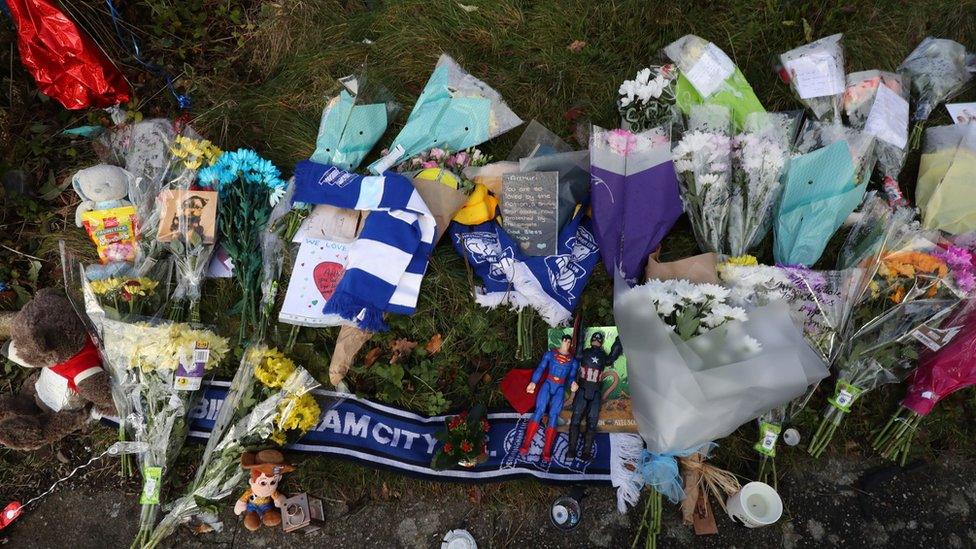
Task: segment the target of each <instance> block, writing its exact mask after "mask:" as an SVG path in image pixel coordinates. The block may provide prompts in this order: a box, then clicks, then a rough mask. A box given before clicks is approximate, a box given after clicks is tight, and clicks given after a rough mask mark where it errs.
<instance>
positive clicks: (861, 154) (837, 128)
mask: <svg viewBox="0 0 976 549" xmlns="http://www.w3.org/2000/svg"><path fill="white" fill-rule="evenodd" d="M840 141H845V142H846V143H847V146H848V150H849V151H850V153H851V161H852V162H853V164H854V173H855V177H856V180H857V184H858V185H860V184H864V183H867V182H868V180H869V179H870V178H871V171H872V170H873V169H874V164H875V162H877V160H878V156H877V154H878V153H877V139H875V137H874V136H873V135H871V134H869V133H866V132H864V131H861V130H858V129H856V128H853V127H851V126H845V125H843V124H841V123H839V122H828V123H823V122H818V121H816V120H809V121H807V123H806V124H805V125H804V127H803V129H802V130H801V131H800V135H799V136H798V137H797V140H796V143H795V144H794V147H793V157H794V158H796V157H797V156H800V155H804V154H809V153H811V152H813V151H816V150H819V149H823V148H824V147H828V146H830V145H833V144H834V143H837V142H840Z"/></svg>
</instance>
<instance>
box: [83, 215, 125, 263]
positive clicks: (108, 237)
mask: <svg viewBox="0 0 976 549" xmlns="http://www.w3.org/2000/svg"><path fill="white" fill-rule="evenodd" d="M81 222H82V225H83V226H84V227H85V231H87V232H88V236H89V237H91V239H92V242H94V243H95V249H96V250H97V251H98V258H99V259H100V260H101V262H102V263H103V264H104V263H114V262H119V261H133V260H134V259H135V257H136V234H137V233H136V209H135V207H134V206H122V207H120V208H108V209H104V210H93V211H90V212H85V213H83V214H82V216H81Z"/></svg>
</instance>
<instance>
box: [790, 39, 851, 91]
mask: <svg viewBox="0 0 976 549" xmlns="http://www.w3.org/2000/svg"><path fill="white" fill-rule="evenodd" d="M786 69H787V70H788V71H789V73H790V77H791V78H792V79H793V85H794V86H796V93H797V94H798V95H799V96H800V99H813V98H815V97H825V96H828V95H839V94H842V93H844V86H845V84H846V78H845V76H844V67H842V66H840V64H839V63H838V62H837V59H835V58H834V56H833V55H831V54H830V53H829V52H825V51H813V52H810V53H808V54H806V55H803V56H801V57H797V58H796V59H793V60H791V61H788V62H787V63H786Z"/></svg>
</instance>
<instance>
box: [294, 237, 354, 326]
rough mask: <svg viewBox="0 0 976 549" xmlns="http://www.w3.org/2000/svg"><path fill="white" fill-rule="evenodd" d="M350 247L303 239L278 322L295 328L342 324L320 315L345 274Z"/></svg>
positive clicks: (331, 316)
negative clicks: (296, 326) (295, 326)
mask: <svg viewBox="0 0 976 549" xmlns="http://www.w3.org/2000/svg"><path fill="white" fill-rule="evenodd" d="M348 255H349V244H347V243H345V242H336V241H334V240H324V239H319V238H311V237H305V238H304V239H302V241H301V245H300V246H299V248H298V254H297V256H296V257H295V266H294V268H293V269H292V272H291V279H290V280H289V281H288V290H287V291H286V292H285V301H284V303H283V304H282V306H281V313H280V314H279V315H278V320H280V321H281V322H285V323H288V324H296V325H298V326H336V325H339V324H343V323H344V321H343V320H342V319H341V318H339V317H338V316H336V315H325V314H322V308H323V307H325V304H326V302H327V301H328V300H329V299H330V298H331V297H332V293H333V292H335V289H336V286H337V285H338V284H339V281H340V280H342V275H343V274H345V271H346V258H347V256H348Z"/></svg>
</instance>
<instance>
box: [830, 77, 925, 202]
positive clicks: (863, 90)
mask: <svg viewBox="0 0 976 549" xmlns="http://www.w3.org/2000/svg"><path fill="white" fill-rule="evenodd" d="M908 94H909V90H908V85H907V82H906V81H905V80H904V79H903V78H902V76H901V75H899V74H895V73H891V72H883V71H861V72H856V73H852V74H849V75H847V89H846V90H845V91H844V111H845V112H846V113H847V119H848V120H849V121H850V124H851V126H852V127H853V128H855V129H858V130H861V131H863V132H865V133H867V134H870V135H873V136H875V137H876V138H877V144H876V152H877V157H878V168H879V171H880V172H881V175H882V177H883V178H884V183H883V188H884V190H885V193H886V195H887V196H888V202H889V203H891V204H897V205H905V204H906V203H907V202H906V201H905V199H904V197H903V196H902V193H901V189H900V188H899V186H898V175H899V174H900V173H901V170H902V167H903V166H904V165H905V157H906V156H907V154H908V147H907V144H908V111H909V109H908Z"/></svg>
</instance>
